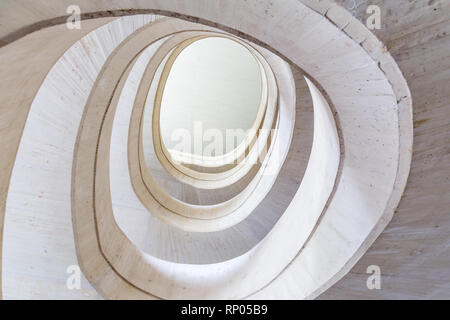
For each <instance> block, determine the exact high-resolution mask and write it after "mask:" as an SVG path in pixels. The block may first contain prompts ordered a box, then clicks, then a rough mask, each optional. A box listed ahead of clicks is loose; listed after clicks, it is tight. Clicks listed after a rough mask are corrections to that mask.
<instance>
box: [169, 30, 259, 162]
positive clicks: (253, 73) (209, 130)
mask: <svg viewBox="0 0 450 320" xmlns="http://www.w3.org/2000/svg"><path fill="white" fill-rule="evenodd" d="M169 70H170V71H169V74H168V77H167V80H166V83H165V85H164V87H163V95H162V100H161V109H160V110H161V111H160V131H161V142H162V143H163V145H164V146H165V147H166V149H167V150H168V151H169V153H170V154H171V156H172V157H173V158H175V159H177V158H181V159H183V160H184V161H182V162H185V163H189V161H188V160H186V159H189V158H190V157H193V158H195V160H197V163H198V159H199V158H204V157H208V158H211V157H219V156H223V155H225V154H229V153H230V152H233V150H235V149H236V148H237V147H238V146H239V145H240V144H241V143H243V141H244V139H245V138H246V137H247V136H248V135H249V134H250V131H251V129H252V128H254V127H255V126H256V125H257V123H256V121H257V118H258V114H259V113H261V108H264V107H265V106H264V105H263V104H262V103H261V101H262V92H263V79H262V71H261V67H260V64H259V62H258V60H257V59H256V58H255V57H254V55H253V54H252V53H251V52H250V51H249V50H248V49H247V48H245V47H244V46H243V45H241V44H240V43H238V42H236V41H233V40H230V39H227V38H221V37H207V38H203V39H200V40H197V41H195V42H193V43H192V44H190V45H189V46H187V47H186V48H184V49H183V50H182V51H181V53H180V54H179V55H178V56H177V57H176V59H175V60H174V62H173V65H172V66H171V68H170V69H169ZM194 162H196V161H193V163H194Z"/></svg>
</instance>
